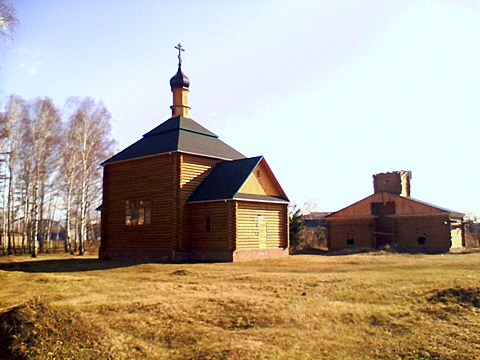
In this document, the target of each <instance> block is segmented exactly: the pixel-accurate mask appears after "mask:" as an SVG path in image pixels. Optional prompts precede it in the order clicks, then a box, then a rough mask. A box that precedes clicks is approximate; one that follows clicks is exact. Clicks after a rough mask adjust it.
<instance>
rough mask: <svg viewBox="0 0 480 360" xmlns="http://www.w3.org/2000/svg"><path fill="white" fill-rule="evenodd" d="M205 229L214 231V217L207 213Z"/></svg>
mask: <svg viewBox="0 0 480 360" xmlns="http://www.w3.org/2000/svg"><path fill="white" fill-rule="evenodd" d="M205 231H206V232H211V231H212V217H211V216H210V215H205Z"/></svg>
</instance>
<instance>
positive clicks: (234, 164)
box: [188, 156, 289, 203]
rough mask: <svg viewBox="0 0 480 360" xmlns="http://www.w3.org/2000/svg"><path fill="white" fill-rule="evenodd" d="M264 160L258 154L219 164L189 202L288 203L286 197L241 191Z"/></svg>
mask: <svg viewBox="0 0 480 360" xmlns="http://www.w3.org/2000/svg"><path fill="white" fill-rule="evenodd" d="M262 160H263V156H257V157H253V158H245V159H240V160H234V161H226V162H222V163H219V164H217V165H216V166H215V168H214V169H213V170H212V172H211V173H210V174H209V175H208V176H207V177H206V178H205V180H203V182H202V183H201V184H200V186H199V187H198V188H197V189H196V190H195V191H194V192H193V194H192V195H191V196H190V198H189V199H188V203H194V202H206V201H218V200H231V199H236V200H247V201H260V202H281V203H288V202H289V201H288V199H287V198H286V197H285V198H280V197H275V196H268V195H258V194H243V193H239V190H240V189H241V187H242V185H243V184H244V183H245V181H246V180H247V178H248V177H249V176H250V174H251V173H253V172H254V171H255V169H256V168H257V166H258V165H259V164H260V162H261V161H262Z"/></svg>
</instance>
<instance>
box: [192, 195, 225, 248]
mask: <svg viewBox="0 0 480 360" xmlns="http://www.w3.org/2000/svg"><path fill="white" fill-rule="evenodd" d="M187 208H188V225H189V234H190V236H189V244H190V248H192V249H195V250H233V249H234V246H235V241H234V234H235V230H234V229H235V220H234V215H235V203H234V202H233V201H216V202H208V203H195V204H188V205H187ZM207 216H209V217H210V231H208V230H207V229H206V226H205V225H206V224H205V222H206V221H205V218H206V217H207Z"/></svg>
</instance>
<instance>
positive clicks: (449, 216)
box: [324, 171, 465, 253]
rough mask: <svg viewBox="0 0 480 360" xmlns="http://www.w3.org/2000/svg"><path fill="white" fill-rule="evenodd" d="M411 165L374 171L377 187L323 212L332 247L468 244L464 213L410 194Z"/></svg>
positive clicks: (436, 249)
mask: <svg viewBox="0 0 480 360" xmlns="http://www.w3.org/2000/svg"><path fill="white" fill-rule="evenodd" d="M411 177H412V173H411V172H410V171H394V172H387V173H380V174H375V175H373V188H374V193H373V195H370V196H368V197H366V198H364V199H362V200H360V201H357V202H356V203H354V204H352V205H350V206H347V207H346V208H344V209H341V210H339V211H337V212H334V213H332V214H330V215H328V216H326V217H325V218H324V220H326V221H327V223H328V240H327V243H328V248H329V250H345V249H362V250H367V249H382V248H385V247H392V248H394V249H396V250H398V251H406V252H425V253H441V252H448V251H449V250H450V248H451V247H452V245H453V243H454V242H456V243H459V246H462V245H464V244H465V234H464V229H463V223H462V220H463V215H464V214H462V213H459V212H456V211H452V210H448V209H445V208H442V207H439V206H436V205H432V204H429V203H426V202H424V201H420V200H417V199H414V198H412V197H410V180H411Z"/></svg>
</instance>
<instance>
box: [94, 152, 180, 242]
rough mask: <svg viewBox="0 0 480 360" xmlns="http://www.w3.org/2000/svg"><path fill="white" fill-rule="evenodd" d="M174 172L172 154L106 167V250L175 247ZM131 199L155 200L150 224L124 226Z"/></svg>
mask: <svg viewBox="0 0 480 360" xmlns="http://www.w3.org/2000/svg"><path fill="white" fill-rule="evenodd" d="M175 172H176V170H175V161H174V156H173V155H169V154H165V155H159V156H154V157H148V158H143V159H136V160H132V161H125V162H120V163H112V164H108V165H106V166H105V168H104V191H103V203H102V250H103V251H114V250H115V249H170V248H172V247H174V244H173V243H172V242H173V240H174V228H175V224H176V221H177V220H176V216H175V214H176V211H175V207H176V202H175V199H176V195H175V192H176V189H175V185H174V184H175V182H174V180H175ZM130 199H133V200H151V201H152V224H151V225H144V226H127V225H125V202H126V201H127V200H130Z"/></svg>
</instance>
